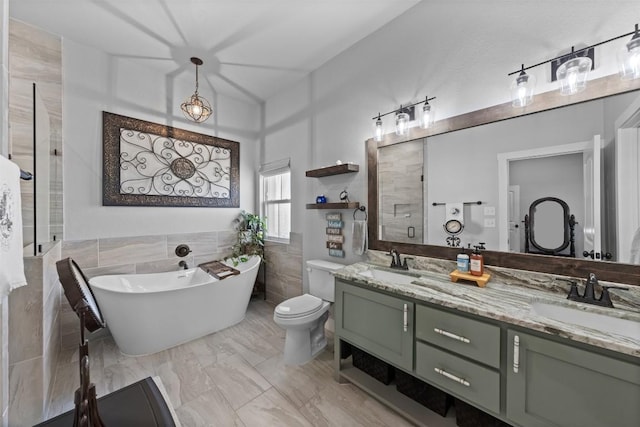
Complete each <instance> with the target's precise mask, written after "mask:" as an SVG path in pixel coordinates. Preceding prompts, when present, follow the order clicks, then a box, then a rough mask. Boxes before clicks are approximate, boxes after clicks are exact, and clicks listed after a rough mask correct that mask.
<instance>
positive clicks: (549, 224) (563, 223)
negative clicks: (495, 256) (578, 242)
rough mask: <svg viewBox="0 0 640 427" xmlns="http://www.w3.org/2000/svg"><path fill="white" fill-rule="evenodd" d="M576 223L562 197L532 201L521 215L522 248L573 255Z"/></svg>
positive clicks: (540, 252) (529, 250)
mask: <svg viewBox="0 0 640 427" xmlns="http://www.w3.org/2000/svg"><path fill="white" fill-rule="evenodd" d="M575 224H576V221H575V217H574V216H573V215H572V214H571V213H570V210H569V205H567V203H566V202H565V201H564V200H561V199H558V198H557V197H543V198H541V199H538V200H536V201H534V202H533V203H531V206H529V213H528V214H527V215H525V216H524V230H525V243H524V251H525V252H526V253H538V254H543V255H557V256H570V257H575V256H576V248H575V242H574V227H575ZM532 246H533V248H532Z"/></svg>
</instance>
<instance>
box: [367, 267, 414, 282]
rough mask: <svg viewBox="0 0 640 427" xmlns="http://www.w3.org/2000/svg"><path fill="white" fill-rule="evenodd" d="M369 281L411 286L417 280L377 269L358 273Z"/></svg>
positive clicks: (409, 276) (405, 275)
mask: <svg viewBox="0 0 640 427" xmlns="http://www.w3.org/2000/svg"><path fill="white" fill-rule="evenodd" d="M358 274H359V275H361V276H364V277H366V278H369V279H375V280H379V281H381V282H387V283H393V284H396V285H409V284H411V282H413V281H414V280H416V277H414V276H411V275H409V274H403V273H394V272H393V271H387V270H380V269H377V268H370V269H368V270H364V271H361V272H359V273H358Z"/></svg>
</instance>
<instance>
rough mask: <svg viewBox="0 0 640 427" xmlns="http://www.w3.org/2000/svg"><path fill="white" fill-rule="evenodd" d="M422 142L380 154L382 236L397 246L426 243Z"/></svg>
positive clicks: (379, 201) (407, 144) (394, 148)
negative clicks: (399, 243) (399, 244)
mask: <svg viewBox="0 0 640 427" xmlns="http://www.w3.org/2000/svg"><path fill="white" fill-rule="evenodd" d="M423 145H424V142H423V140H422V139H416V140H414V141H410V142H407V143H404V144H396V145H389V146H387V147H381V148H380V149H379V150H378V188H380V192H379V193H378V194H379V196H380V197H379V200H378V206H380V212H379V219H380V221H379V236H380V239H381V240H390V241H394V242H405V243H418V244H422V243H423V242H424V232H423V222H424V219H423V206H422V205H423V201H422V170H423V163H424V161H423V158H422V156H423Z"/></svg>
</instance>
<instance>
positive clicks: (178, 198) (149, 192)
mask: <svg viewBox="0 0 640 427" xmlns="http://www.w3.org/2000/svg"><path fill="white" fill-rule="evenodd" d="M102 117H103V129H102V131H103V188H102V204H103V206H164V207H168V206H175V207H224V208H237V207H240V143H238V142H236V141H230V140H227V139H222V138H218V137H214V136H209V135H204V134H201V133H196V132H191V131H187V130H184V129H178V128H174V127H171V126H166V125H162V124H158V123H152V122H147V121H144V120H139V119H134V118H131V117H125V116H121V115H118V114H113V113H109V112H106V111H103V113H102Z"/></svg>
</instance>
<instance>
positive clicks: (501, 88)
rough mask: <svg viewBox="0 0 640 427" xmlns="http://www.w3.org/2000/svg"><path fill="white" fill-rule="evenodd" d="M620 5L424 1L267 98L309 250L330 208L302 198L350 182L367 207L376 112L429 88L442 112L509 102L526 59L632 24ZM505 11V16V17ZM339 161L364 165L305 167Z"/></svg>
mask: <svg viewBox="0 0 640 427" xmlns="http://www.w3.org/2000/svg"><path fill="white" fill-rule="evenodd" d="M616 6H617V7H610V5H608V4H605V2H600V3H593V2H589V3H580V6H579V7H576V2H556V1H536V2H533V1H532V2H505V1H500V0H493V1H482V2H470V1H457V2H448V1H424V2H421V3H419V4H418V5H416V6H415V7H413V8H411V9H409V10H408V11H407V12H406V13H404V14H403V15H401V16H400V17H398V18H397V19H395V20H393V21H391V22H390V23H389V24H388V25H386V26H385V27H383V28H381V29H380V30H378V31H376V32H375V33H373V34H372V35H370V36H369V37H367V38H365V39H363V40H362V41H360V42H359V43H357V44H355V45H354V46H352V47H351V48H349V49H347V50H346V51H344V52H343V53H342V54H340V55H338V56H337V57H335V58H333V59H332V60H330V61H328V62H327V63H326V64H325V65H323V66H322V67H320V68H319V69H317V70H316V71H314V72H313V73H312V74H311V75H310V76H309V77H308V78H305V79H303V80H301V81H299V82H295V83H292V85H291V88H290V89H289V90H288V91H285V92H284V93H280V94H278V95H277V96H274V97H273V98H271V99H269V100H267V102H266V104H265V108H266V112H265V116H266V123H267V126H266V128H265V130H264V132H265V133H264V135H263V141H264V147H263V150H264V152H265V153H266V154H267V156H270V155H272V156H274V157H278V154H275V152H276V151H278V152H280V151H281V150H285V151H286V152H288V153H292V170H294V169H295V170H294V174H293V177H292V180H293V195H292V197H293V205H294V206H293V215H294V220H293V221H294V229H295V231H301V232H303V233H304V258H305V259H310V258H324V259H329V257H328V254H327V250H326V248H325V244H324V242H325V240H326V238H325V220H324V211H317V210H305V208H304V204H305V203H311V202H313V200H314V199H315V196H316V195H317V194H320V193H324V194H325V195H327V196H328V197H329V198H330V199H331V198H334V199H335V197H337V195H338V193H339V192H340V191H341V190H343V189H344V187H345V186H346V187H348V190H349V194H350V196H351V200H353V201H360V202H361V203H363V204H365V205H366V201H367V181H366V180H367V171H366V155H365V144H364V141H365V140H366V139H368V138H370V137H371V136H372V133H373V132H372V130H373V129H372V124H373V123H372V122H373V121H372V120H371V118H372V117H374V116H375V115H376V114H377V113H378V112H379V111H380V112H383V113H384V112H387V111H390V110H393V109H395V108H398V107H399V104H401V103H404V104H406V103H408V102H418V101H419V100H420V99H423V98H424V96H425V95H429V96H436V97H437V99H436V100H435V101H433V102H432V105H433V107H434V108H435V109H436V111H437V112H436V114H437V117H436V119H442V118H446V117H451V116H454V115H458V114H461V113H465V112H468V111H473V110H477V109H480V108H485V107H488V106H491V105H495V104H500V103H503V102H506V101H508V100H509V84H510V81H511V78H510V77H507V73H509V72H511V71H513V70H514V69H517V68H519V65H520V63H521V62H528V63H529V64H531V63H535V62H536V61H541V60H544V59H548V58H551V57H553V56H555V55H557V54H558V53H561V52H559V51H558V50H563V51H564V52H566V51H567V50H568V49H569V48H570V46H571V44H579V43H581V42H582V43H583V44H588V43H596V42H598V41H601V40H604V39H606V38H608V37H612V36H615V35H617V34H621V33H623V32H625V31H631V29H632V28H633V24H634V23H635V20H637V9H636V8H635V7H634V6H633V5H632V4H631V3H624V4H622V3H620V2H619V3H617V5H616ZM605 11H606V13H605ZM605 15H606V19H604V18H602V17H603V16H605ZM504 17H508V20H504V19H501V18H504ZM585 22H588V25H586V24H585ZM495 25H500V28H501V31H500V34H501V35H500V36H499V37H496V36H495V34H496V32H495V31H483V29H484V28H489V27H491V28H495ZM627 28H628V29H627ZM596 33H597V35H596ZM489 34H493V36H489ZM542 34H545V35H546V34H553V35H554V40H555V41H557V44H553V45H550V44H549V43H548V42H543V41H541V38H542ZM594 37H596V38H597V39H596V40H593V39H592V38H594ZM544 40H548V38H546V37H545V39H544ZM612 45H613V44H612ZM564 46H566V47H564ZM614 47H615V49H617V48H618V45H615V46H614ZM612 49H613V47H610V46H608V45H604V46H602V47H601V48H599V49H598V50H597V59H596V70H594V71H593V72H592V74H591V78H597V77H601V76H605V75H610V74H613V73H615V72H617V70H616V63H615V51H612ZM549 73H550V71H549V70H548V68H547V67H538V68H535V69H532V70H531V72H530V74H533V75H536V77H537V79H538V87H537V91H538V92H544V91H548V90H552V89H553V88H555V83H551V82H550V81H549V76H548V75H549ZM391 123H392V120H389V118H387V120H385V128H386V132H390V131H391V129H392V124H391ZM304 150H307V151H306V152H305V151H304ZM270 153H272V154H270ZM338 159H340V160H342V161H345V160H348V161H349V160H350V161H354V162H356V163H358V164H360V172H359V173H357V174H350V175H338V176H333V177H328V178H305V176H304V174H303V171H304V170H305V169H311V168H316V167H321V166H326V165H328V164H332V163H334V162H335V161H336V160H338ZM481 166H483V165H482V164H480V165H479V167H481ZM473 176H474V171H473V170H471V171H469V170H464V171H460V172H459V174H458V176H457V177H455V178H454V179H459V180H465V179H472V177H473ZM496 203H497V201H496ZM343 217H345V218H346V219H347V223H346V228H345V230H350V227H351V222H352V216H351V212H346V211H345V212H343ZM345 247H347V248H348V249H347V257H346V259H345V262H347V263H349V262H354V261H358V260H360V259H361V258H360V257H357V256H354V255H352V251H351V250H350V239H349V238H347V241H346V244H345ZM332 260H335V259H332Z"/></svg>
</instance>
